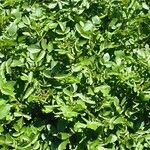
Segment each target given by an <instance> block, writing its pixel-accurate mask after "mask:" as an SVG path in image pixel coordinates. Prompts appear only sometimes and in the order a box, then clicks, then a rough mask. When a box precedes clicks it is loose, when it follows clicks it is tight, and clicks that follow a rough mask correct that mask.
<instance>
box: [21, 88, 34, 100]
mask: <svg viewBox="0 0 150 150" xmlns="http://www.w3.org/2000/svg"><path fill="white" fill-rule="evenodd" d="M33 91H34V88H33V87H29V88H28V89H27V91H26V92H25V95H24V97H23V99H27V98H28V97H29V96H30V95H31V94H32V93H33Z"/></svg>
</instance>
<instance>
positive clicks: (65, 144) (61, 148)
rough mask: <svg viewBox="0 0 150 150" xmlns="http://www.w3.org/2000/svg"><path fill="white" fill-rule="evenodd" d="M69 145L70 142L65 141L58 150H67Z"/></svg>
mask: <svg viewBox="0 0 150 150" xmlns="http://www.w3.org/2000/svg"><path fill="white" fill-rule="evenodd" d="M68 143H69V140H66V141H63V142H62V143H61V144H60V145H59V146H58V150H66V146H67V144H68Z"/></svg>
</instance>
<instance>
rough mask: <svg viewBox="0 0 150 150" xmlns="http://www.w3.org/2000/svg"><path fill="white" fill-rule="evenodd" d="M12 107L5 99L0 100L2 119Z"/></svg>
mask: <svg viewBox="0 0 150 150" xmlns="http://www.w3.org/2000/svg"><path fill="white" fill-rule="evenodd" d="M10 108H11V105H9V104H6V101H5V100H0V120H1V119H3V118H5V117H6V116H7V115H8V113H9V111H10Z"/></svg>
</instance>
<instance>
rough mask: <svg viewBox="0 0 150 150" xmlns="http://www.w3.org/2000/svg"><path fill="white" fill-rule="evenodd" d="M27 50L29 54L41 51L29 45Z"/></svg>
mask: <svg viewBox="0 0 150 150" xmlns="http://www.w3.org/2000/svg"><path fill="white" fill-rule="evenodd" d="M27 50H28V51H29V52H30V53H33V54H34V53H38V52H40V51H41V49H40V48H39V47H38V46H36V45H30V46H29V47H28V48H27Z"/></svg>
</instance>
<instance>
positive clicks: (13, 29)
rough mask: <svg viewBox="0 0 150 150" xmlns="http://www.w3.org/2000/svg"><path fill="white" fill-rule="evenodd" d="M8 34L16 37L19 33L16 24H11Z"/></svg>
mask: <svg viewBox="0 0 150 150" xmlns="http://www.w3.org/2000/svg"><path fill="white" fill-rule="evenodd" d="M7 32H8V33H9V35H10V36H14V35H15V34H16V33H17V25H16V23H14V22H13V23H11V24H10V26H9V28H8V30H7Z"/></svg>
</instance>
